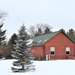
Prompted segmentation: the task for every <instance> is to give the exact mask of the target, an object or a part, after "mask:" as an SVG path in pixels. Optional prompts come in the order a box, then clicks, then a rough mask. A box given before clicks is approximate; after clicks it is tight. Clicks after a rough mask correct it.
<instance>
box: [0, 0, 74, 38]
mask: <svg viewBox="0 0 75 75" xmlns="http://www.w3.org/2000/svg"><path fill="white" fill-rule="evenodd" d="M0 9H1V10H3V11H6V12H7V13H8V14H9V15H8V16H7V17H6V19H5V21H4V23H5V24H4V28H5V29H7V36H8V37H10V36H11V35H12V34H13V33H17V32H18V30H19V29H20V26H21V25H22V24H23V23H25V25H26V26H27V28H29V26H30V25H36V24H37V23H43V24H49V25H50V26H51V27H53V29H52V30H53V31H56V30H59V29H61V28H63V29H65V30H68V29H70V28H73V29H74V30H75V0H0Z"/></svg>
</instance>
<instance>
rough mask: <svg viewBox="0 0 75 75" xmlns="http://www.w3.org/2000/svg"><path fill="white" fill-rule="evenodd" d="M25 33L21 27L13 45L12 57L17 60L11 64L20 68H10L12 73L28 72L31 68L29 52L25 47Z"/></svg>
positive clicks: (24, 29)
mask: <svg viewBox="0 0 75 75" xmlns="http://www.w3.org/2000/svg"><path fill="white" fill-rule="evenodd" d="M27 39H28V38H27V32H26V28H25V26H24V25H23V26H21V29H20V30H19V35H18V40H16V45H14V49H15V51H13V52H12V53H13V54H12V56H13V57H14V58H15V59H16V60H17V61H16V62H13V66H21V67H22V68H20V69H18V68H14V67H12V70H13V71H18V72H19V71H21V72H24V71H28V70H30V68H31V64H32V62H31V54H30V50H28V47H27V43H28V42H27Z"/></svg>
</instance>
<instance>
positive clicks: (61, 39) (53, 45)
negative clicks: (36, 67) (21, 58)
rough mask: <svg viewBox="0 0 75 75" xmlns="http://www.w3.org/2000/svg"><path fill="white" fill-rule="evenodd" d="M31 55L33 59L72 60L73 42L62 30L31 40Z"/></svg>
mask: <svg viewBox="0 0 75 75" xmlns="http://www.w3.org/2000/svg"><path fill="white" fill-rule="evenodd" d="M32 40H33V43H32V44H31V54H32V56H33V57H34V58H35V59H42V60H56V59H74V57H75V42H74V41H73V40H72V39H71V38H70V37H69V36H68V35H67V34H66V33H65V31H64V30H63V29H61V30H59V31H56V32H52V33H49V34H46V35H41V36H37V37H34V38H32Z"/></svg>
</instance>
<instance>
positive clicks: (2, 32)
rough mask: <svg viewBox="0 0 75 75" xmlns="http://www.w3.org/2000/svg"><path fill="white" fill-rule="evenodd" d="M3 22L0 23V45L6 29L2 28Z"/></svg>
mask: <svg viewBox="0 0 75 75" xmlns="http://www.w3.org/2000/svg"><path fill="white" fill-rule="evenodd" d="M2 27H3V24H1V25H0V46H1V45H2V44H3V42H4V40H5V32H6V30H4V31H3V30H2Z"/></svg>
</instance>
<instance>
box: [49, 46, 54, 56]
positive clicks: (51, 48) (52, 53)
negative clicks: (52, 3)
mask: <svg viewBox="0 0 75 75" xmlns="http://www.w3.org/2000/svg"><path fill="white" fill-rule="evenodd" d="M50 52H51V55H54V54H55V47H50Z"/></svg>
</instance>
